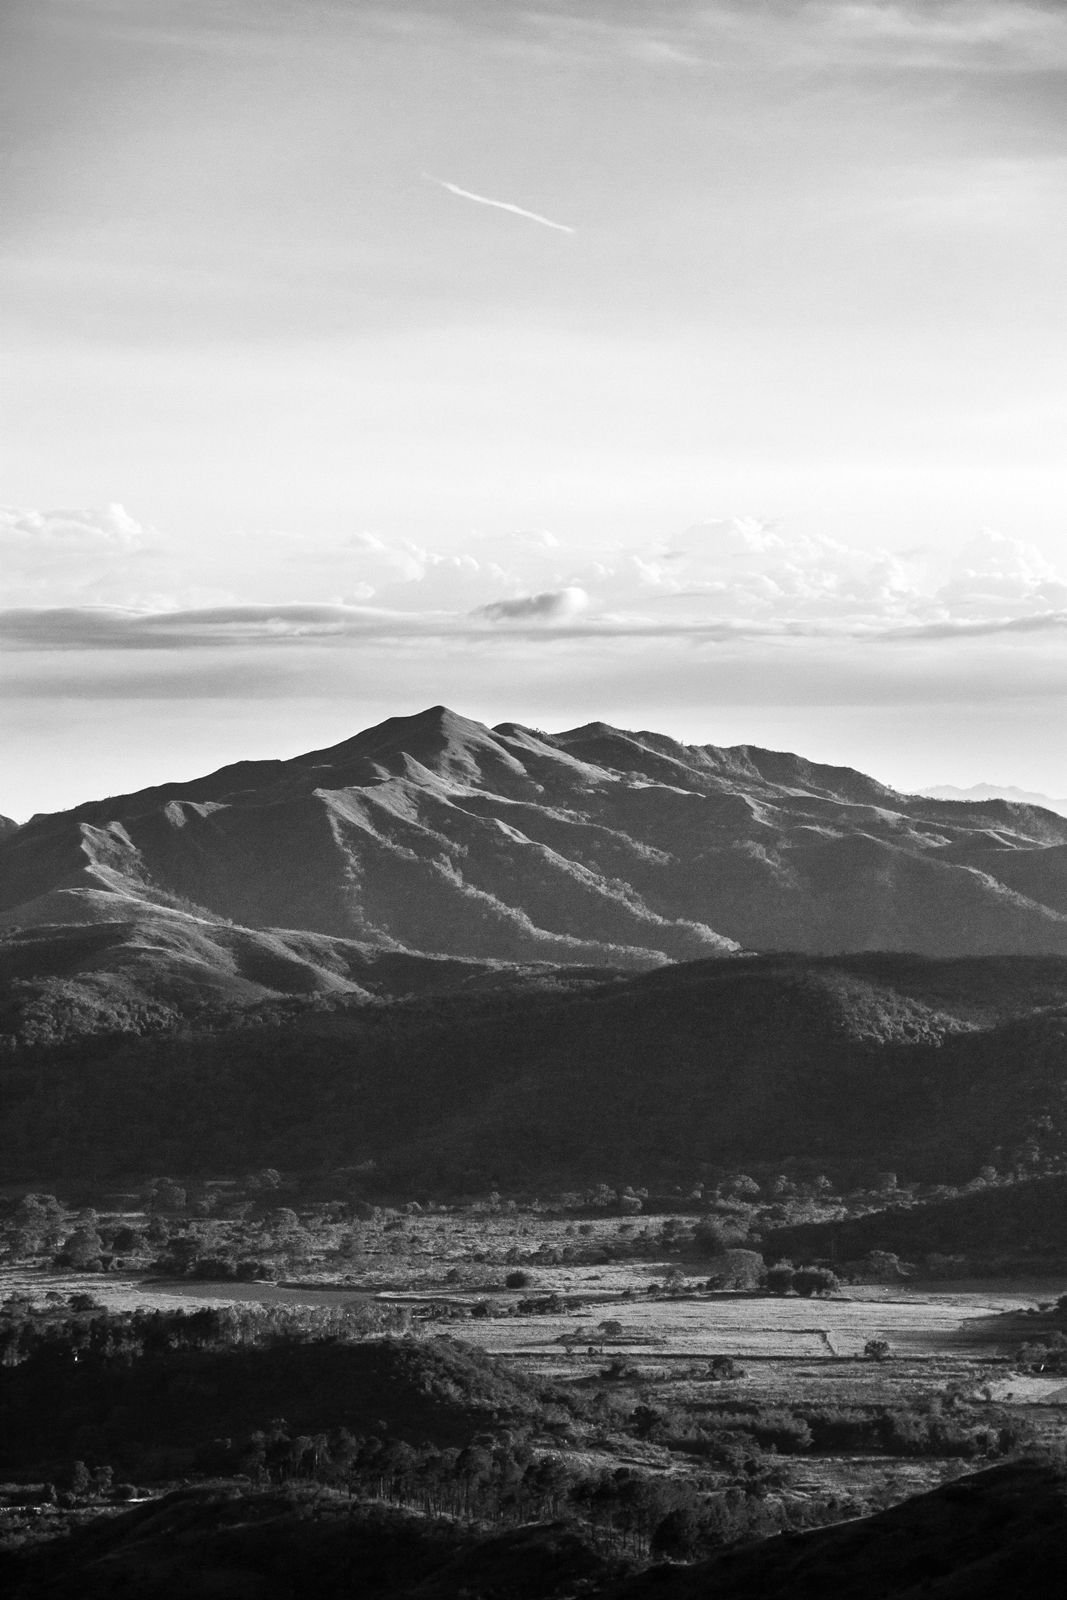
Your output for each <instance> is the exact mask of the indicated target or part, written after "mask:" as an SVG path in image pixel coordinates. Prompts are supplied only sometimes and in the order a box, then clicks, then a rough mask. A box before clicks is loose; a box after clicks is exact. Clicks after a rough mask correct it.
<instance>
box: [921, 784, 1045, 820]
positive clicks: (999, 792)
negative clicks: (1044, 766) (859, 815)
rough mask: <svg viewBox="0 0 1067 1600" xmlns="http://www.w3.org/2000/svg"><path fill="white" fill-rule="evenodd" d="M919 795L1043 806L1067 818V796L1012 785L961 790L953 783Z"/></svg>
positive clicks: (936, 785) (992, 785)
mask: <svg viewBox="0 0 1067 1600" xmlns="http://www.w3.org/2000/svg"><path fill="white" fill-rule="evenodd" d="M919 793H920V794H923V795H927V796H929V798H930V799H931V800H966V801H973V800H1012V801H1014V802H1015V804H1016V805H1024V806H1041V808H1042V809H1043V810H1045V811H1055V812H1057V813H1058V815H1059V816H1061V817H1064V816H1067V795H1058V796H1057V795H1050V794H1040V793H1039V792H1038V791H1037V790H1035V789H1017V788H1016V787H1015V786H1014V785H1013V784H1010V783H972V784H971V785H970V787H969V788H967V789H959V788H957V787H956V785H955V784H953V783H939V784H935V785H934V786H933V787H932V788H929V789H920V791H919Z"/></svg>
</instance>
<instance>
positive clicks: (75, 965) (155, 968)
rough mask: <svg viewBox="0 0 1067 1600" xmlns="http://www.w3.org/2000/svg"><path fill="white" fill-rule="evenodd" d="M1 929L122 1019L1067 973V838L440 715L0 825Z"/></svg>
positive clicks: (766, 762) (576, 732)
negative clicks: (570, 970)
mask: <svg viewBox="0 0 1067 1600" xmlns="http://www.w3.org/2000/svg"><path fill="white" fill-rule="evenodd" d="M0 925H3V926H5V927H6V928H8V929H9V930H16V929H17V930H19V932H18V934H17V935H16V936H15V939H14V944H12V941H11V939H10V938H9V939H8V941H7V948H8V952H9V964H10V960H11V959H13V960H14V964H15V967H16V968H17V969H18V971H20V972H21V973H22V974H23V975H24V976H25V975H33V974H36V975H39V976H45V977H49V978H54V979H60V978H66V979H69V978H70V977H71V975H72V974H77V973H84V972H89V971H91V972H95V973H96V974H97V980H96V981H97V982H98V984H99V982H100V981H102V979H100V977H99V975H100V974H102V973H104V972H109V973H115V972H120V973H121V974H122V983H123V984H125V985H126V988H127V990H130V992H132V993H133V994H134V996H135V998H136V997H137V996H138V995H141V994H142V991H143V993H144V994H147V995H148V996H149V998H150V997H151V995H152V994H153V993H155V992H156V990H157V989H158V987H159V985H160V984H161V983H163V984H164V985H166V984H170V985H171V986H172V987H173V986H175V985H176V986H177V987H178V989H181V988H182V987H183V986H185V987H187V988H188V989H189V990H190V991H195V990H197V989H201V990H203V991H205V992H209V991H212V990H213V989H214V990H218V991H219V992H225V993H227V994H228V995H230V996H231V997H232V998H238V999H239V998H241V997H244V998H247V999H254V998H257V997H261V996H262V995H264V994H270V993H277V992H290V993H293V992H295V993H314V992H321V993H340V992H348V993H351V994H353V995H354V996H356V995H359V994H360V993H364V992H371V993H374V992H382V991H383V988H384V991H386V992H395V988H396V984H397V983H398V982H399V986H400V990H401V991H402V992H407V990H409V989H411V988H416V989H417V988H418V987H419V986H420V984H419V981H418V980H416V979H415V977H414V967H413V966H411V964H410V961H409V962H407V964H406V966H407V970H406V972H405V973H404V974H403V975H399V974H398V968H399V967H403V966H404V965H405V963H404V962H403V960H401V961H400V962H399V963H397V962H394V963H393V964H392V967H388V966H383V965H382V959H383V957H384V956H385V955H390V956H395V957H399V958H405V957H408V958H410V957H420V958H424V959H425V958H430V959H432V962H433V966H432V968H431V969H429V973H430V981H431V982H433V983H436V981H437V979H438V978H439V977H440V978H443V979H444V981H445V982H446V985H450V984H452V983H454V982H455V981H458V979H459V978H460V977H466V978H470V977H472V976H476V975H478V974H479V973H481V974H483V975H484V974H486V973H488V972H491V971H493V970H496V969H498V968H500V966H501V965H502V964H506V965H513V964H520V965H523V964H526V965H528V964H531V963H535V964H541V963H547V964H549V965H551V966H553V967H568V966H580V967H583V966H590V965H593V966H598V967H613V968H622V969H629V970H637V969H642V968H648V967H652V966H656V965H662V964H663V963H665V962H672V961H685V960H692V959H696V958H706V957H709V956H714V957H727V956H731V955H734V954H736V953H738V952H741V951H752V950H762V951H782V950H793V951H800V952H807V953H811V954H819V953H833V952H845V951H863V950H878V949H881V950H911V951H916V952H919V953H925V954H929V955H938V956H958V955H989V954H1042V953H1060V954H1063V953H1067V818H1062V817H1060V816H1058V815H1056V814H1055V813H1053V812H1051V811H1047V810H1043V809H1041V808H1038V807H1035V806H1030V805H1022V804H1015V803H1011V802H1008V801H1005V800H1000V799H990V800H984V801H982V802H980V803H961V802H953V801H945V800H937V799H932V798H929V797H923V796H916V795H902V794H898V793H896V792H895V791H893V790H891V789H888V788H886V787H885V786H884V785H882V784H880V783H878V782H876V781H875V780H874V779H872V778H869V777H866V776H864V775H863V774H862V773H859V772H856V771H853V770H851V769H849V768H846V767H831V766H825V765H819V764H817V763H813V762H809V761H806V760H804V759H803V758H802V757H799V756H796V755H791V754H786V753H780V752H776V751H770V750H762V749H758V748H756V747H754V746H750V745H740V746H733V747H729V748H720V747H717V746H714V745H686V744H681V743H678V742H677V741H675V740H673V739H670V738H667V737H666V736H664V735H662V734H656V733H648V732H637V733H634V732H626V731H624V730H621V729H618V728H612V727H609V726H607V725H606V724H604V723H590V724H588V725H586V726H584V727H580V728H574V729H571V730H569V731H566V732H563V733H557V734H546V733H543V732H540V731H539V730H536V729H532V728H526V727H522V726H519V725H518V724H516V723H502V724H500V725H499V726H497V727H495V728H489V727H486V726H484V725H483V724H481V723H478V722H474V721H470V720H468V719H466V718H464V717H461V716H458V715H456V714H455V713H454V712H451V711H449V710H447V709H446V708H444V707H442V706H436V707H433V708H431V709H429V710H427V711H424V712H422V713H420V714H419V715H416V716H411V717H394V718H390V719H389V720H388V721H386V722H384V723H381V724H379V725H378V726H376V727H373V728H369V729H367V730H365V731H364V732H362V733H359V734H356V735H355V737H353V738H351V739H348V740H345V741H344V742H342V743H341V744H338V745H335V746H333V747H331V748H329V749H324V750H316V751H312V752H310V753H308V754H306V755H301V756H297V757H295V758H293V759H291V760H284V761H283V760H274V761H269V760H268V761H242V762H238V763H236V764H234V765H232V766H226V767H223V768H222V769H221V770H219V771H217V772H215V773H212V774H210V775H208V776H206V777H201V778H197V779H193V780H190V781H188V782H172V783H166V784H163V785H160V786H158V787H155V788H150V789H144V790H141V791H139V792H137V793H134V794H127V795H120V796H116V797H113V798H110V799H105V800H97V801H92V802H89V803H87V804H84V805H80V806H77V807H75V808H74V809H73V810H69V811H64V812H59V813H55V814H51V815H40V816H36V817H34V818H32V819H31V820H30V821H29V822H27V823H26V824H24V825H23V826H22V827H19V828H15V829H8V830H7V831H5V832H4V833H3V834H2V835H0ZM61 926H62V927H65V928H66V929H67V930H68V931H66V932H65V933H63V934H58V933H56V932H55V931H54V930H56V929H57V928H58V927H61ZM46 929H51V930H53V932H52V933H46V932H45V930H46ZM74 930H77V931H74ZM457 960H458V961H460V962H462V963H466V964H467V965H466V966H465V967H463V968H462V971H461V972H460V971H459V969H457V968H456V967H455V965H454V963H455V962H456V961H457ZM375 974H377V977H375ZM131 986H132V990H131Z"/></svg>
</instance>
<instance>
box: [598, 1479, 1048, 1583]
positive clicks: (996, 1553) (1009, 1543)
mask: <svg viewBox="0 0 1067 1600" xmlns="http://www.w3.org/2000/svg"><path fill="white" fill-rule="evenodd" d="M1065 1560H1067V1476H1065V1474H1064V1472H1063V1469H1062V1468H1054V1467H1049V1466H1043V1465H1039V1464H1036V1463H1030V1462H1013V1463H1011V1464H1009V1465H1006V1466H1001V1467H993V1468H991V1469H990V1470H989V1471H988V1472H979V1473H975V1474H974V1475H973V1476H972V1477H968V1478H964V1479H962V1480H960V1481H959V1482H956V1483H951V1484H946V1485H944V1486H943V1487H942V1488H940V1489H935V1490H934V1491H933V1492H932V1493H931V1494H923V1495H916V1496H915V1497H914V1498H912V1499H910V1500H907V1501H905V1502H904V1504H903V1505H899V1506H894V1507H893V1508H892V1509H891V1510H889V1511H884V1512H882V1513H881V1514H880V1515H878V1516H874V1517H864V1518H862V1519H860V1520H859V1521H857V1522H850V1523H847V1524H845V1525H843V1526H840V1527H836V1528H822V1529H819V1530H818V1531H817V1532H815V1533H809V1534H802V1535H790V1534H786V1535H784V1536H783V1537H781V1538H778V1539H769V1540H765V1541H763V1542H762V1543H761V1544H758V1545H752V1546H748V1547H747V1548H744V1549H740V1550H733V1551H727V1552H724V1553H723V1554H722V1555H720V1556H716V1557H714V1558H713V1559H712V1560H710V1561H706V1562H700V1563H699V1564H698V1565H696V1566H694V1567H690V1568H682V1569H674V1570H671V1569H663V1568H659V1569H654V1570H652V1571H651V1572H648V1573H644V1574H642V1575H641V1576H640V1577H638V1578H636V1579H634V1580H632V1581H631V1582H628V1583H624V1584H623V1585H621V1586H620V1587H618V1588H612V1589H610V1590H609V1591H608V1594H610V1596H611V1600H859V1597H861V1596H862V1597H863V1600H1010V1597H1013V1596H1016V1595H1019V1596H1021V1595H1026V1594H1039V1593H1042V1592H1044V1591H1046V1590H1049V1589H1050V1588H1051V1589H1055V1588H1057V1587H1058V1586H1059V1585H1060V1583H1062V1579H1063V1563H1064V1561H1065Z"/></svg>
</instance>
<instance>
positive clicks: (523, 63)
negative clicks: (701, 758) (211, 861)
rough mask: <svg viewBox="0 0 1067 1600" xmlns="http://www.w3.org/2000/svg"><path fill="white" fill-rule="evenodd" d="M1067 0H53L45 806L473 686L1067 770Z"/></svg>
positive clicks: (29, 433)
mask: <svg viewBox="0 0 1067 1600" xmlns="http://www.w3.org/2000/svg"><path fill="white" fill-rule="evenodd" d="M1065 107H1067V6H1065V5H1063V4H1062V0H1047V3H1041V0H900V3H889V0H656V3H655V4H653V3H651V0H641V3H636V0H570V3H567V4H562V3H559V0H541V3H532V4H523V3H515V0H432V3H430V0H424V3H422V4H420V3H417V0H411V3H409V0H390V3H383V4H380V5H379V4H375V3H374V0H6V3H5V5H4V7H3V8H2V13H0V650H2V656H0V674H2V680H3V689H2V708H0V710H2V722H0V737H2V738H3V747H4V749H5V752H6V753H7V758H8V759H7V760H6V761H5V763H4V771H3V773H2V775H0V812H3V813H6V814H8V815H11V816H14V817H16V818H18V819H20V820H21V819H23V818H25V817H27V816H29V815H30V814H31V813H33V812H36V811H42V810H55V809H59V808H61V807H65V806H68V805H72V804H74V803H76V802H78V801H80V800H84V799H88V798H94V797H97V796H100V795H105V794H108V793H118V792H122V791H125V790H129V789H132V788H136V787H139V786H142V785H144V784H148V783H151V782H158V781H162V780H165V779H174V778H182V777H191V776H194V775H196V774H198V773H201V772H204V771H208V770H211V769H212V768H214V767H217V766H219V765H221V764H222V763H224V762H226V761H230V760H236V759H241V758H245V757H259V756H273V755H276V756H286V755H293V754H296V753H298V752H300V751H302V750H306V749H310V748H315V747H319V746H322V745H324V744H328V743H330V742H334V741H339V740H341V739H344V738H347V737H349V736H351V734H353V733H354V732H356V731H358V729H360V728H362V727H365V726H367V725H369V724H370V723H373V722H375V721H378V720H380V719H381V718H383V717H386V716H390V715H396V714H401V715H402V714H406V713H409V712H415V711H417V710H420V709H422V708H423V707H425V706H427V705H432V704H436V703H439V702H444V703H447V704H449V705H451V706H452V707H453V708H454V709H455V710H457V711H460V712H461V713H463V714H465V715H468V716H473V717H477V718H480V719H482V720H485V721H488V722H497V721H502V720H514V721H519V722H525V723H528V724H531V725H534V726H538V727H543V728H547V729H559V728H564V727H570V726H574V725H576V724H579V723H582V722H586V721H590V720H593V719H603V720H606V721H610V722H613V723H616V724H617V725H620V726H623V727H629V728H654V729H657V730H659V731H662V732H666V733H670V734H673V735H675V736H676V737H679V738H682V739H685V740H687V741H689V742H695V743H715V744H737V743H752V744H759V745H764V746H769V747H772V748H778V749H792V750H796V751H799V752H800V753H801V754H803V755H806V756H808V757H809V758H812V759H817V760H825V761H832V762H835V763H843V764H847V765H852V766H856V767H859V768H861V769H862V770H865V771H868V772H871V773H873V774H874V775H875V776H876V777H879V778H881V779H882V780H883V781H885V782H888V783H890V784H893V785H894V786H896V787H898V788H901V789H904V790H909V789H914V788H918V787H921V786H925V785H928V784H936V783H956V784H960V785H968V784H971V783H978V782H983V781H985V782H996V783H1004V784H1015V785H1018V786H1019V787H1023V788H1028V789H1036V790H1040V791H1043V792H1045V793H1048V794H1051V795H1065V794H1067V741H1064V739H1063V738H1062V731H1063V729H1064V727H1065V725H1067V651H1065V645H1067V449H1065V432H1067V359H1065V358H1067V297H1065V295H1064V293H1063V284H1064V283H1065V282H1067V205H1065V203H1064V200H1065V195H1064V190H1065V179H1067V111H1065Z"/></svg>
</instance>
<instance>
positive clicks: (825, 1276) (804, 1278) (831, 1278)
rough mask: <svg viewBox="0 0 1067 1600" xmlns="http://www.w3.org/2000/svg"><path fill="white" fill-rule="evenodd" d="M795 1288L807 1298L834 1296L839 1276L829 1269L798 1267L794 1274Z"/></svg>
mask: <svg viewBox="0 0 1067 1600" xmlns="http://www.w3.org/2000/svg"><path fill="white" fill-rule="evenodd" d="M793 1288H794V1289H795V1290H796V1292H797V1294H802V1295H804V1296H805V1297H806V1298H810V1297H811V1296H812V1295H813V1294H832V1293H833V1291H834V1290H835V1289H836V1288H837V1275H836V1273H833V1272H831V1271H830V1268H829V1267H798V1268H797V1270H796V1272H795V1273H794V1274H793Z"/></svg>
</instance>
